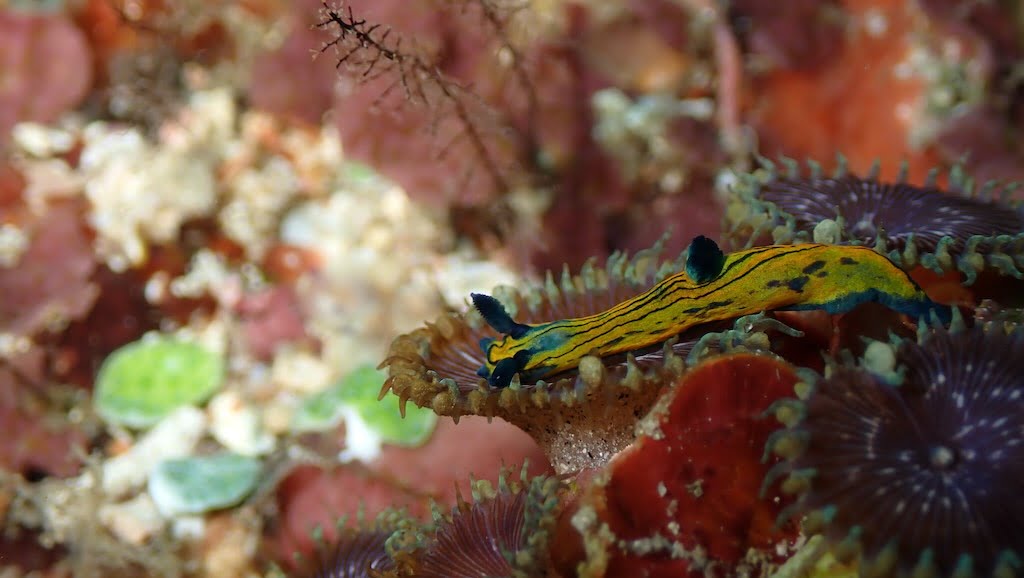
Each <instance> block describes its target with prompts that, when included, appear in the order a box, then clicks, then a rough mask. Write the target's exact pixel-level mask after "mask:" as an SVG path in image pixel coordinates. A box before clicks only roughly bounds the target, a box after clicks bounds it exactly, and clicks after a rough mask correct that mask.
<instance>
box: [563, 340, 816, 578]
mask: <svg viewBox="0 0 1024 578" xmlns="http://www.w3.org/2000/svg"><path fill="white" fill-rule="evenodd" d="M800 381H801V378H800V377H799V375H798V372H797V370H796V369H795V368H794V367H793V366H792V365H790V364H788V363H786V362H784V361H782V360H780V359H778V358H777V357H775V356H772V355H760V354H751V353H738V354H727V355H720V356H716V357H714V358H710V359H708V360H706V361H703V362H701V363H700V364H698V365H697V366H696V367H694V368H693V369H691V370H689V371H688V372H687V373H686V375H684V376H683V377H682V378H681V379H680V380H679V381H678V382H677V383H676V384H675V385H674V386H673V388H672V389H671V390H670V391H669V392H668V393H666V394H665V396H664V397H663V398H662V399H661V400H659V402H658V404H657V406H656V407H655V409H654V410H653V411H652V412H651V413H650V415H648V416H647V417H646V418H644V420H643V421H642V422H641V425H640V427H639V429H640V430H641V432H642V434H641V435H640V436H639V437H638V438H637V440H636V442H634V443H633V444H632V445H631V446H629V447H628V448H627V449H625V450H623V451H622V452H621V453H620V454H619V455H617V456H616V457H615V458H614V459H613V460H612V461H611V462H610V463H609V464H608V466H607V468H605V470H604V471H603V472H602V473H601V474H598V475H597V476H595V477H594V478H593V479H594V483H593V484H590V485H589V486H588V487H586V488H585V489H584V490H583V492H582V497H581V498H580V500H579V501H578V503H576V504H574V505H573V506H571V507H569V508H567V510H566V514H564V515H563V519H562V521H560V523H559V529H558V532H557V534H556V535H557V536H558V540H557V541H556V542H555V544H554V546H553V551H556V552H558V554H557V556H556V561H557V564H558V568H559V569H560V570H561V571H562V573H563V574H564V575H577V574H578V575H584V576H594V577H597V576H679V577H684V576H701V577H710V576H761V575H766V572H768V570H769V569H770V568H773V567H776V566H777V565H778V564H779V563H780V562H781V561H782V560H783V559H784V558H785V555H786V554H787V553H789V552H790V551H791V549H792V548H793V546H794V543H795V542H796V540H797V535H798V531H797V527H796V525H795V524H787V525H785V526H782V527H778V526H776V525H775V520H776V518H777V516H778V515H779V513H780V512H781V511H782V508H783V507H784V506H785V505H786V504H787V503H788V498H787V497H786V496H783V495H781V493H780V492H779V491H778V489H777V488H775V491H774V493H773V495H771V496H764V497H762V496H761V495H759V491H758V490H759V488H760V487H761V483H762V480H763V479H764V476H765V474H766V473H767V471H768V469H769V468H770V467H771V464H765V463H762V461H761V453H762V450H763V447H764V444H765V443H766V441H767V439H768V437H769V436H770V435H771V434H772V432H774V431H776V430H777V429H778V428H779V425H778V424H777V423H775V422H774V420H772V419H770V417H766V416H765V415H764V412H765V410H766V409H767V408H769V407H770V406H771V405H772V404H773V403H774V402H775V401H777V400H779V399H785V398H789V397H791V396H792V395H794V387H795V386H796V384H797V383H799V382H800Z"/></svg>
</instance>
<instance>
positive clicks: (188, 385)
mask: <svg viewBox="0 0 1024 578" xmlns="http://www.w3.org/2000/svg"><path fill="white" fill-rule="evenodd" d="M223 381H224V358H223V357H222V356H221V355H219V354H217V353H214V352H212V351H210V350H208V349H206V348H204V347H202V346H201V345H198V344H196V343H191V342H187V341H180V340H177V339H174V338H171V337H159V338H157V339H144V340H141V341H136V342H134V343H129V344H128V345H125V346H124V347H121V348H120V349H118V350H117V351H115V352H114V353H112V354H111V355H110V356H109V357H107V359H106V360H105V361H104V362H103V365H102V367H100V370H99V374H98V375H97V376H96V391H95V397H94V399H93V403H94V405H95V407H96V411H97V412H98V413H99V414H100V416H101V417H102V418H103V419H104V420H106V421H107V422H108V423H112V424H118V425H122V426H127V427H132V428H146V427H149V426H151V425H153V424H155V423H157V422H158V421H160V420H161V419H162V418H164V417H165V416H167V415H168V414H170V413H171V412H172V411H174V410H175V409H177V408H179V407H181V406H185V405H198V404H201V403H203V402H205V401H206V400H207V399H209V398H210V396H212V395H213V394H214V392H216V391H217V390H218V389H219V388H220V386H221V384H222V382H223Z"/></svg>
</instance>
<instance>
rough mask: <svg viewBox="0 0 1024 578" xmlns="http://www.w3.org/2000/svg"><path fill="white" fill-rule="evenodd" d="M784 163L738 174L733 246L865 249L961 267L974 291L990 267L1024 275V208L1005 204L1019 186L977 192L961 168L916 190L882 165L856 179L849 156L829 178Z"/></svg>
mask: <svg viewBox="0 0 1024 578" xmlns="http://www.w3.org/2000/svg"><path fill="white" fill-rule="evenodd" d="M782 164H783V165H784V169H783V170H780V169H779V168H778V167H777V165H776V163H774V162H771V161H768V160H765V159H761V169H760V170H758V171H754V172H753V173H751V174H748V175H742V176H741V177H740V179H739V181H738V183H737V185H736V186H735V187H734V190H733V195H732V201H731V206H730V209H729V211H727V216H726V228H727V229H728V230H729V231H728V237H729V238H730V239H731V241H732V242H733V243H734V244H736V245H738V246H748V247H749V246H751V245H752V244H755V243H756V244H760V243H761V242H763V241H764V240H765V239H766V237H768V238H770V240H771V242H774V243H792V242H807V241H812V240H813V241H815V242H823V243H850V244H860V245H868V246H871V247H873V248H875V250H877V251H878V252H880V253H882V254H884V255H886V256H887V257H889V259H891V260H892V261H893V262H894V263H896V264H897V265H899V266H901V267H903V268H904V269H908V270H909V269H911V268H913V267H915V266H917V265H923V266H924V267H927V268H928V269H931V270H933V271H936V272H940V273H945V272H950V271H959V272H961V273H963V275H964V276H965V283H966V284H967V285H970V284H972V283H973V282H974V280H975V279H976V277H977V275H978V274H979V273H980V272H982V271H983V270H986V269H992V270H995V271H998V272H999V273H1001V274H1003V275H1009V276H1012V277H1016V278H1018V279H1020V278H1024V205H1022V204H1021V203H1019V202H1009V201H1008V200H1007V199H1008V197H1009V195H1010V193H1011V192H1012V191H1013V190H1014V189H1016V188H1017V184H1015V183H1009V184H1000V183H994V182H990V183H985V184H984V185H981V186H975V184H974V182H973V180H972V179H971V178H970V177H969V176H967V175H966V174H964V172H963V171H962V170H960V168H959V167H954V168H953V169H952V170H950V172H949V179H948V180H949V183H950V185H949V189H948V190H943V189H940V188H938V187H937V186H936V183H937V180H938V171H933V172H932V173H931V175H930V176H929V178H928V179H927V181H926V182H925V183H924V184H923V185H915V184H910V183H908V182H906V179H905V170H901V175H900V178H898V179H897V180H896V181H894V182H883V181H879V180H878V178H877V173H878V170H877V167H878V165H877V163H876V165H875V167H874V168H873V169H872V171H871V172H870V174H868V175H867V176H865V177H861V176H857V175H854V174H851V173H849V172H848V171H847V169H846V166H845V162H843V161H842V158H841V157H840V163H839V168H838V169H837V170H836V172H835V173H834V174H832V175H831V176H826V175H824V174H822V171H821V168H820V166H819V165H817V164H816V163H813V162H808V166H809V171H808V172H807V173H805V172H804V171H801V169H800V167H799V165H798V164H797V163H796V162H795V161H793V160H791V159H784V160H783V161H782ZM903 168H904V169H905V165H904V166H903Z"/></svg>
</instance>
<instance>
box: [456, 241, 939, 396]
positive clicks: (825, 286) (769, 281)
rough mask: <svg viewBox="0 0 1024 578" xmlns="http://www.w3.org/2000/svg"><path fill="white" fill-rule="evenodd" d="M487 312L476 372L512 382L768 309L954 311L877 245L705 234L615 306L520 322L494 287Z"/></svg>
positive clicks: (480, 305)
mask: <svg viewBox="0 0 1024 578" xmlns="http://www.w3.org/2000/svg"><path fill="white" fill-rule="evenodd" d="M473 302H474V304H476V306H477V309H478V310H479V311H480V314H481V315H482V316H483V318H484V320H485V321H487V323H488V324H489V325H490V326H491V327H492V328H493V329H495V330H496V331H499V332H501V333H503V334H504V337H502V338H501V339H500V340H494V339H491V340H486V339H485V340H483V341H482V342H481V344H480V345H481V347H482V349H483V350H484V353H485V355H486V361H485V362H484V365H483V367H481V368H480V370H479V371H478V375H480V376H481V377H486V378H487V379H488V383H490V385H491V386H492V387H505V386H508V385H509V384H510V383H511V380H512V379H513V378H514V376H515V375H516V374H520V376H521V377H522V378H523V379H539V378H543V377H546V376H548V375H552V374H557V373H560V372H563V371H567V370H571V369H574V368H576V367H577V366H578V365H579V363H580V361H581V360H582V359H583V358H584V357H586V356H587V355H591V354H593V355H596V356H598V357H607V356H612V355H618V354H623V353H628V352H635V351H638V350H642V349H645V348H648V347H651V346H654V345H657V344H659V343H661V342H664V341H665V340H667V339H669V338H671V337H673V336H675V335H678V334H680V333H682V332H683V331H685V330H687V329H690V328H692V327H695V326H698V325H702V324H705V323H711V322H715V321H724V320H729V319H735V318H738V317H742V316H744V315H751V314H755V313H760V312H763V311H778V310H824V311H826V312H828V313H831V314H839V313H845V312H847V311H850V310H851V309H853V308H854V307H856V306H858V305H860V304H862V303H866V302H877V303H881V304H882V305H884V306H886V307H889V308H891V309H893V310H895V311H897V312H899V313H903V314H906V315H909V316H912V317H913V318H915V319H917V318H919V317H925V318H929V317H930V316H931V315H932V313H935V314H936V316H937V317H938V318H939V319H941V320H944V321H945V320H948V319H949V310H948V308H946V307H945V306H942V305H938V304H936V303H934V302H932V301H931V299H929V298H928V296H927V295H926V294H925V293H924V292H923V291H922V290H921V288H920V287H918V286H917V284H916V283H915V282H914V281H913V280H912V279H911V278H910V277H909V276H908V274H907V273H906V272H904V271H903V270H901V269H900V268H898V267H896V266H895V265H894V264H893V263H892V262H891V261H890V260H889V259H888V258H887V257H885V256H883V255H881V254H878V253H876V252H875V251H873V250H872V249H871V248H868V247H863V246H850V245H821V244H804V245H770V246H765V247H757V248H754V249H748V250H746V251H738V252H735V253H731V254H729V255H725V254H723V253H722V251H721V250H720V249H719V248H718V245H716V244H715V242H714V241H712V240H711V239H708V238H707V237H703V236H700V237H697V238H695V239H694V240H693V243H691V245H690V248H689V249H688V250H687V260H686V266H685V271H683V272H679V273H676V274H675V275H672V276H670V277H668V278H666V279H664V280H663V281H661V282H660V283H658V284H657V285H655V286H654V287H652V288H651V289H649V290H648V291H646V292H644V293H642V294H640V295H637V296H635V297H633V298H631V299H627V300H625V301H623V302H620V303H618V304H616V305H614V306H612V307H611V308H609V309H607V310H605V311H602V312H599V313H595V314H592V315H588V316H586V317H577V318H572V319H562V320H556V321H550V322H548V323H542V324H539V325H524V324H521V323H517V322H515V321H514V320H513V319H512V318H511V316H510V315H508V313H507V312H506V311H505V309H504V307H502V306H501V304H500V303H499V302H498V301H497V300H496V299H494V298H493V297H488V296H486V295H479V294H474V295H473Z"/></svg>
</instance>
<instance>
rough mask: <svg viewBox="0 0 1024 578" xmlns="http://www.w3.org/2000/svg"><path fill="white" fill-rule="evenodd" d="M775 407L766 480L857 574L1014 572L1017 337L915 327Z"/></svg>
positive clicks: (1017, 332) (1018, 468) (1023, 386)
mask: <svg viewBox="0 0 1024 578" xmlns="http://www.w3.org/2000/svg"><path fill="white" fill-rule="evenodd" d="M868 351H869V354H868V355H866V356H865V359H864V360H863V361H862V362H861V363H860V364H850V363H843V364H838V365H834V366H833V367H831V368H830V371H829V372H828V373H827V376H826V377H820V378H818V379H817V380H815V382H814V384H813V390H812V392H811V393H810V395H809V397H807V398H806V399H804V400H799V401H796V400H790V401H788V402H783V403H780V404H778V405H777V407H776V409H777V410H778V415H779V417H780V419H781V420H782V421H783V422H784V423H787V424H788V425H789V428H788V429H786V430H782V431H780V432H778V433H776V434H775V435H773V437H772V439H771V440H770V441H769V443H768V446H767V447H768V448H769V450H771V451H773V452H774V453H776V454H778V455H781V456H784V457H786V458H788V461H786V462H783V463H781V464H779V465H777V466H776V467H775V469H774V470H773V471H772V473H771V475H770V476H769V478H768V479H769V480H773V479H776V478H777V477H779V476H786V479H785V481H783V482H782V488H783V489H784V490H785V491H787V492H789V493H791V494H795V495H796V502H795V504H794V505H793V507H792V508H791V509H790V510H789V511H788V512H787V515H785V516H783V518H787V517H789V516H791V515H794V514H799V515H802V516H804V518H803V529H804V532H805V533H807V534H814V533H817V532H822V533H823V534H824V535H825V537H826V538H827V539H828V540H829V541H830V543H831V544H832V548H831V551H832V553H833V554H834V555H835V556H836V557H837V558H838V559H840V560H846V561H850V560H856V559H858V557H859V558H860V566H861V569H862V572H863V573H865V574H867V575H870V576H915V577H919V576H922V577H932V576H935V577H946V576H957V577H961V576H963V577H968V576H1014V575H1018V573H1019V572H1021V570H1022V569H1024V533H1022V532H1021V528H1024V503H1022V502H1021V500H1020V499H1019V496H1020V495H1021V493H1022V492H1024V482H1022V480H1024V469H1022V468H1024V443H1022V436H1021V431H1022V428H1024V421H1022V416H1024V377H1022V376H1024V329H1022V328H1019V327H1013V328H1011V329H1009V330H1007V329H1006V328H1004V327H1003V326H1001V325H998V326H982V325H975V326H974V327H973V328H970V329H968V328H967V327H966V326H965V325H964V323H963V321H962V320H961V319H960V318H959V317H957V318H956V319H954V322H953V324H952V326H951V328H949V329H946V328H943V327H941V326H935V327H928V326H922V328H921V330H920V335H919V338H918V341H916V342H915V341H914V340H912V339H909V340H898V339H897V340H895V341H894V343H892V344H886V343H884V342H875V343H874V344H873V346H871V347H869V350H868Z"/></svg>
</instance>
